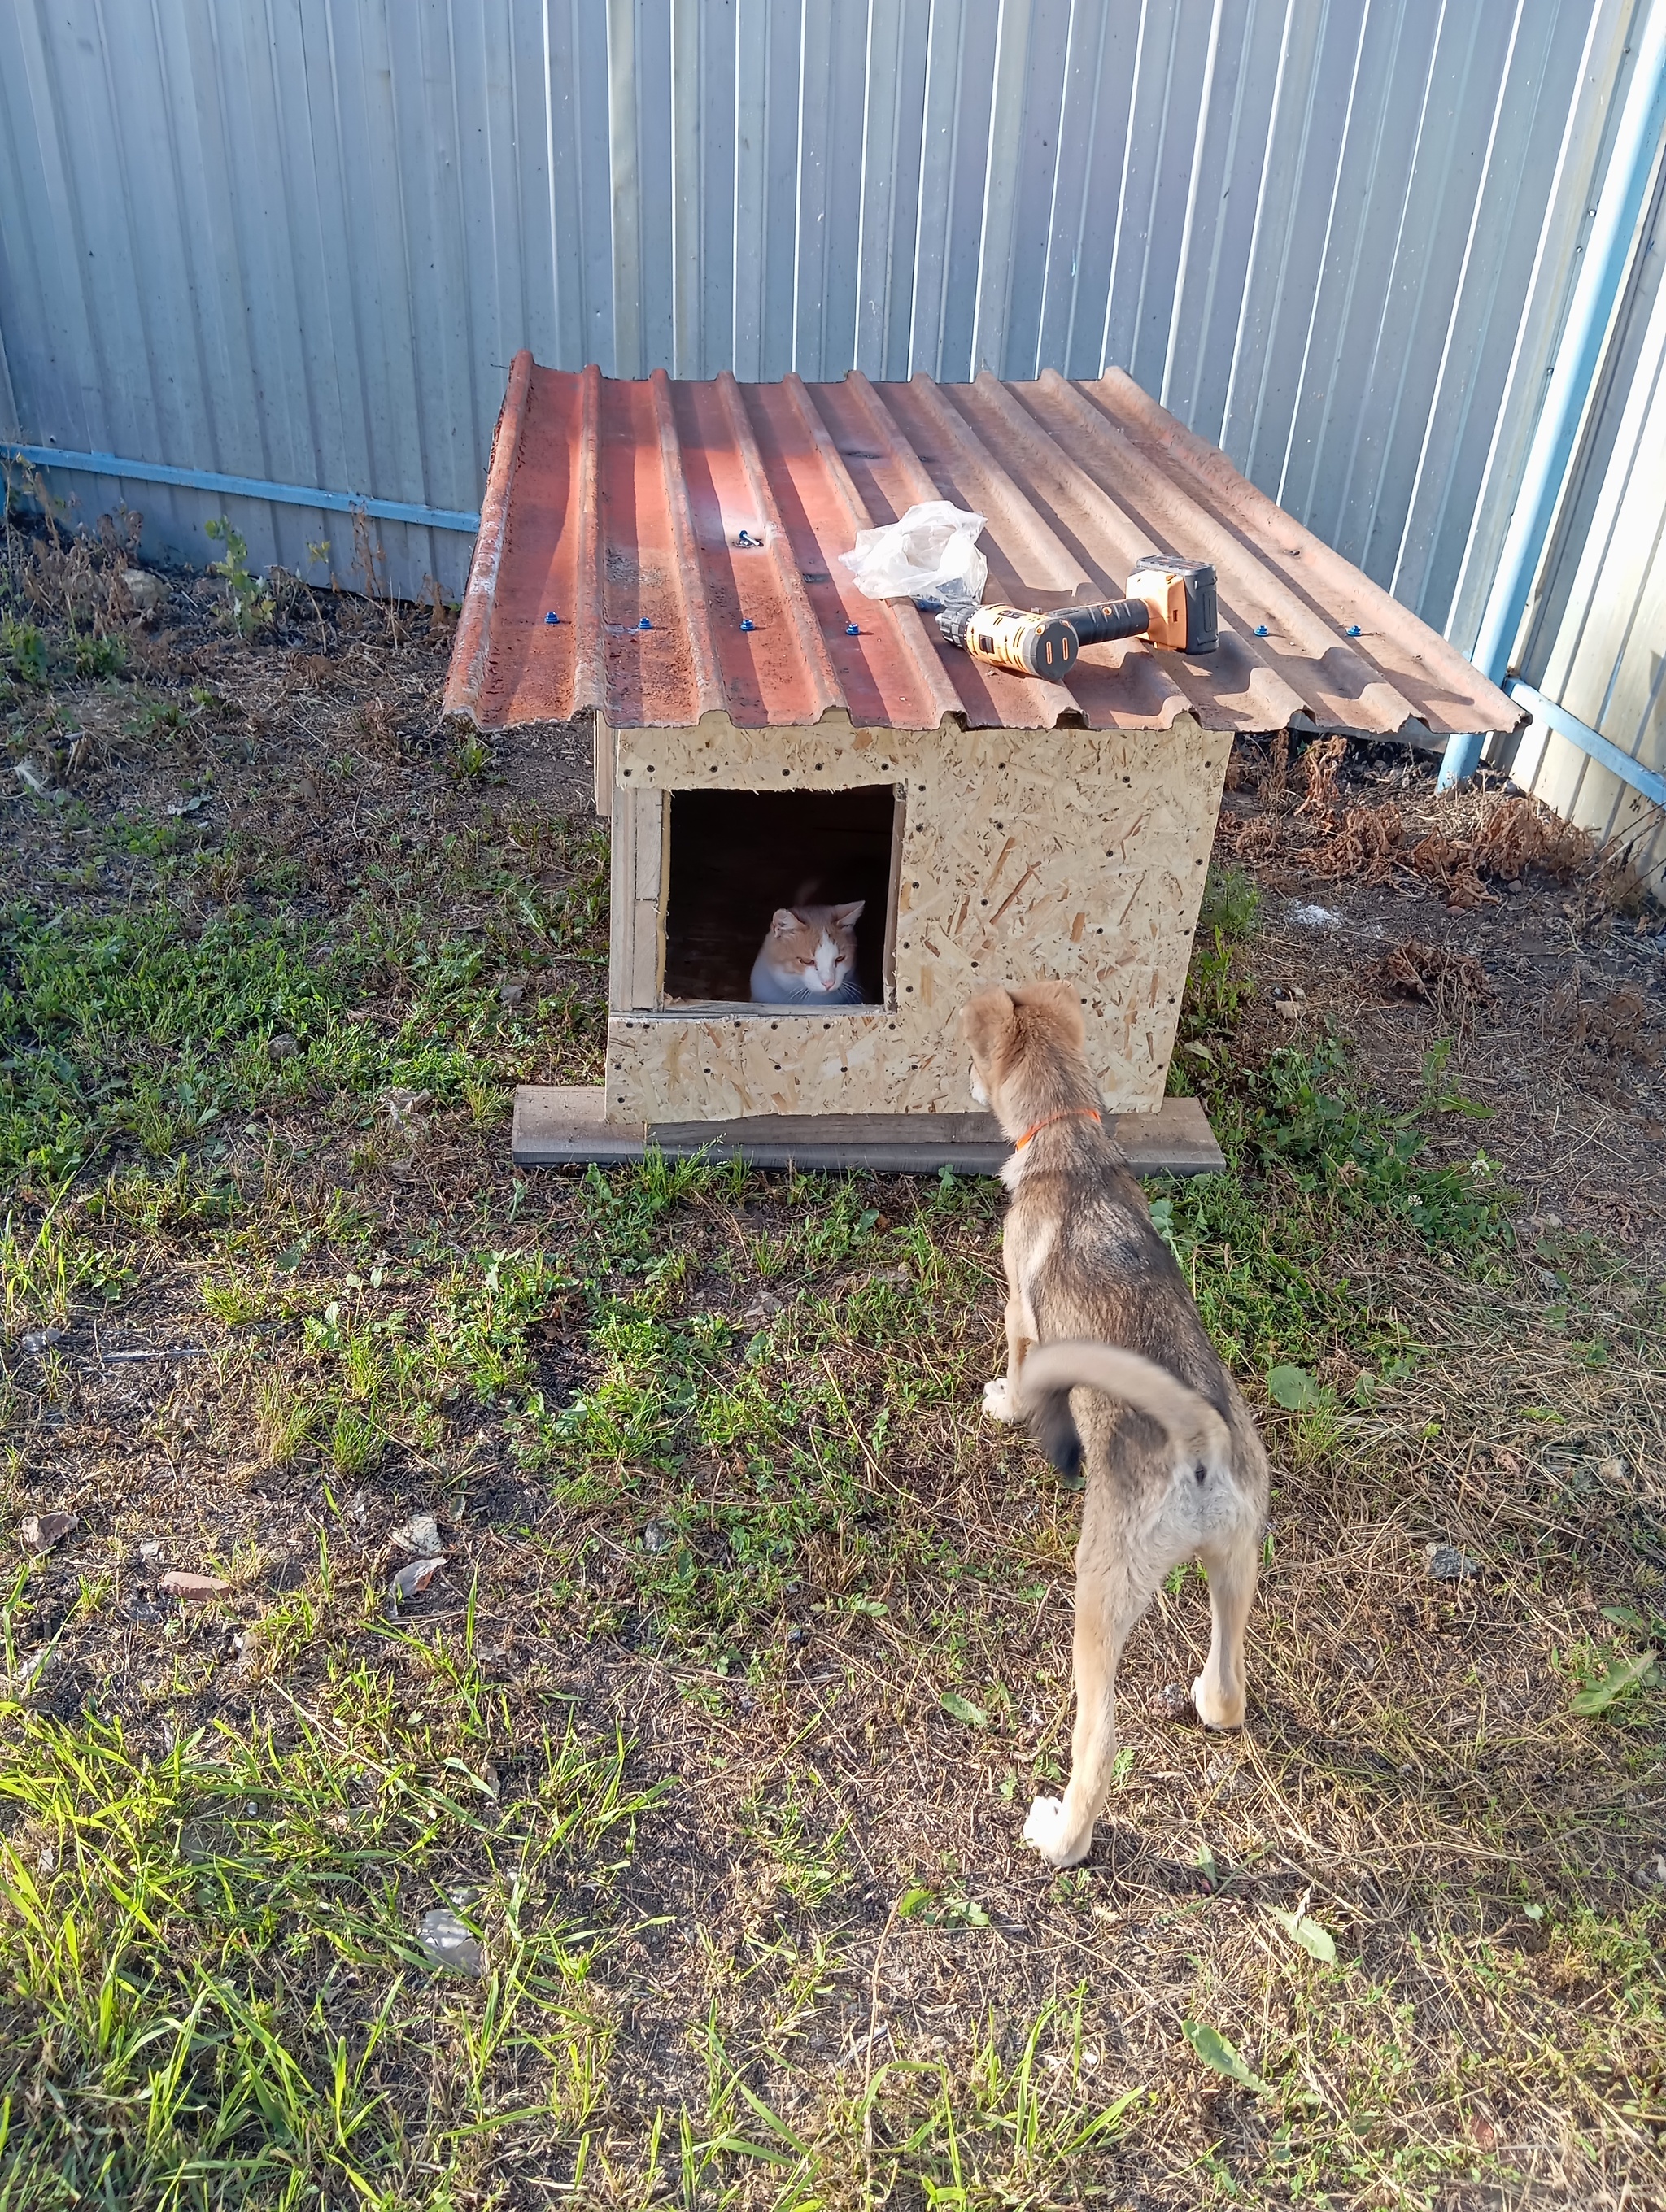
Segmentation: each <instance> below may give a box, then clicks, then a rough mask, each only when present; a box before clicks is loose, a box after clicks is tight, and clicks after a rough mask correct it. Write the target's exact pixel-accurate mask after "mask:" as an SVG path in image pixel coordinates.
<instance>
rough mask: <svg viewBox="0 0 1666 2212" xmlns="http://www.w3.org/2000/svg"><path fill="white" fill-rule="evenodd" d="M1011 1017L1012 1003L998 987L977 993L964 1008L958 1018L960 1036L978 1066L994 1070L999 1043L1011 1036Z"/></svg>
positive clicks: (1012, 1013)
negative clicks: (970, 1049) (970, 1050)
mask: <svg viewBox="0 0 1666 2212" xmlns="http://www.w3.org/2000/svg"><path fill="white" fill-rule="evenodd" d="M1013 1016H1014V1009H1013V1006H1012V1000H1011V999H1009V998H1008V997H1007V995H1006V992H1005V991H1003V990H1002V989H1001V987H1000V984H999V983H997V984H994V986H993V987H991V988H990V989H989V990H987V991H980V992H979V993H978V994H977V996H976V998H975V999H973V1000H970V1001H969V1003H968V1004H967V1006H966V1007H965V1009H964V1012H962V1014H961V1017H960V1030H961V1034H962V1036H964V1038H965V1040H966V1042H967V1043H968V1044H969V1045H970V1047H971V1048H972V1057H973V1058H974V1059H975V1060H976V1061H977V1062H978V1064H979V1065H980V1066H982V1067H993V1066H994V1064H995V1062H996V1060H997V1059H998V1058H999V1057H1000V1048H1001V1044H1002V1042H1003V1041H1004V1040H1005V1039H1006V1037H1007V1036H1009V1035H1010V1034H1011V1031H1012V1021H1013Z"/></svg>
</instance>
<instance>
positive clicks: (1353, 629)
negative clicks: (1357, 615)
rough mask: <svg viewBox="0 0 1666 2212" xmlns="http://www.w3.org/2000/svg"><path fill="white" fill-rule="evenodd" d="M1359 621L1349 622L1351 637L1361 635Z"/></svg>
mask: <svg viewBox="0 0 1666 2212" xmlns="http://www.w3.org/2000/svg"><path fill="white" fill-rule="evenodd" d="M1348 635H1349V636H1350V637H1358V636H1359V623H1349V624H1348Z"/></svg>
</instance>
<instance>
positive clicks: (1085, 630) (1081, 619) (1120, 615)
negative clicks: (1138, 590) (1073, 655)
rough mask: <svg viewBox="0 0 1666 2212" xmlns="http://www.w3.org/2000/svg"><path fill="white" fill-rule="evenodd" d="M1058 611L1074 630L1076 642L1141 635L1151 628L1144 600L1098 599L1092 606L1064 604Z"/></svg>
mask: <svg viewBox="0 0 1666 2212" xmlns="http://www.w3.org/2000/svg"><path fill="white" fill-rule="evenodd" d="M1062 613H1063V618H1064V620H1065V621H1066V622H1067V623H1069V624H1070V627H1071V628H1072V629H1073V630H1074V631H1075V633H1076V641H1077V643H1078V644H1079V645H1104V643H1106V641H1108V640H1110V639H1111V638H1116V637H1143V636H1144V635H1145V634H1146V630H1147V629H1150V627H1151V609H1150V607H1149V606H1148V605H1146V602H1145V600H1144V599H1101V600H1100V601H1099V602H1098V603H1097V605H1094V606H1087V607H1066V608H1064V609H1063V610H1062Z"/></svg>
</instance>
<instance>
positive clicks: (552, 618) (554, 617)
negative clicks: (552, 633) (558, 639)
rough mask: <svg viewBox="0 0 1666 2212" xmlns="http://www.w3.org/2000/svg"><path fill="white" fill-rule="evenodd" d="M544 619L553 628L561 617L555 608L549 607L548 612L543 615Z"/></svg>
mask: <svg viewBox="0 0 1666 2212" xmlns="http://www.w3.org/2000/svg"><path fill="white" fill-rule="evenodd" d="M560 620H561V617H560V616H559V615H558V614H557V613H556V611H555V609H554V608H553V607H551V608H550V611H549V613H548V614H547V615H545V616H544V621H545V622H546V623H549V624H550V626H551V628H553V627H554V625H555V624H556V623H558V622H559V621H560Z"/></svg>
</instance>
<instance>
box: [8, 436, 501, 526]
mask: <svg viewBox="0 0 1666 2212" xmlns="http://www.w3.org/2000/svg"><path fill="white" fill-rule="evenodd" d="M0 454H3V455H4V456H5V457H6V459H9V460H14V461H28V462H31V463H32V464H33V465H34V466H35V467H36V468H39V469H70V470H73V471H76V473H77V474H78V475H82V476H91V477H130V478H131V480H132V481H133V482H134V483H159V484H177V485H179V488H180V489H182V490H184V491H217V492H226V493H228V494H230V495H232V496H233V497H234V498H237V499H270V500H275V501H277V504H278V505H279V506H280V507H327V508H329V509H330V510H331V512H332V513H337V514H374V516H375V517H376V518H377V520H379V521H381V522H411V523H415V524H416V525H417V526H418V528H420V529H424V530H459V531H464V532H466V533H467V534H468V535H469V536H470V537H471V538H472V537H473V536H474V534H475V532H477V530H478V529H479V527H480V517H479V515H478V514H477V513H476V514H470V513H465V511H464V510H463V509H462V508H460V507H415V506H412V505H410V503H409V502H408V501H404V500H399V499H362V498H361V497H360V496H359V495H358V494H357V493H356V492H351V491H324V490H321V489H318V488H316V487H308V486H307V485H305V484H285V483H268V482H266V480H265V479H264V477H228V476H222V474H221V472H220V471H218V470H217V469H176V468H173V467H170V465H168V464H167V462H166V461H126V460H123V459H121V457H120V456H119V454H116V453H65V452H64V451H63V450H62V449H61V448H60V447H57V446H13V445H7V444H3V443H0Z"/></svg>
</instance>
